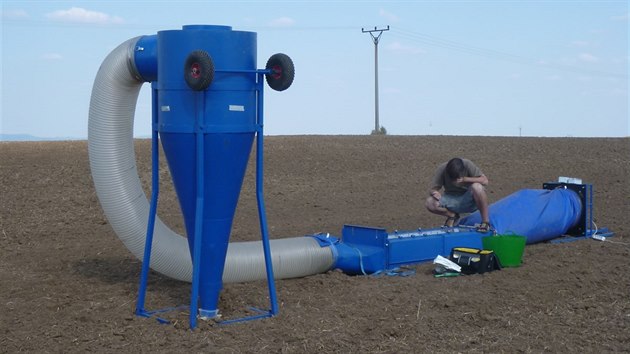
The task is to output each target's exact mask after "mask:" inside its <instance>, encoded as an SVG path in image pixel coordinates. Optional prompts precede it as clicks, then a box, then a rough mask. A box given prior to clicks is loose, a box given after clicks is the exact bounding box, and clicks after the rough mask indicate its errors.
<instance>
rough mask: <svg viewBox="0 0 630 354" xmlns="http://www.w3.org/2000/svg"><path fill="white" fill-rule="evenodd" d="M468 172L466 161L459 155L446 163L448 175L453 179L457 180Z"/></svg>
mask: <svg viewBox="0 0 630 354" xmlns="http://www.w3.org/2000/svg"><path fill="white" fill-rule="evenodd" d="M465 173H466V167H465V166H464V161H462V159H460V158H459V157H454V158H452V159H450V160H449V161H448V163H447V164H446V175H447V176H448V178H450V179H451V180H456V179H458V178H460V177H464V174H465Z"/></svg>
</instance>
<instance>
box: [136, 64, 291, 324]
mask: <svg viewBox="0 0 630 354" xmlns="http://www.w3.org/2000/svg"><path fill="white" fill-rule="evenodd" d="M218 71H219V70H217V72H218ZM223 72H228V71H223ZM229 72H233V73H255V74H256V95H257V112H256V131H255V133H256V201H257V207H258V218H259V222H260V231H261V237H262V246H263V252H264V256H265V270H266V272H267V285H268V289H269V301H270V309H269V310H261V309H256V308H250V309H252V310H255V311H257V312H259V313H260V314H258V315H253V316H247V317H243V318H237V319H231V320H225V321H221V322H219V323H220V324H231V323H236V322H243V321H249V320H255V319H260V318H267V317H273V316H275V315H277V314H278V312H279V310H278V299H277V294H276V286H275V282H274V275H273V262H272V258H271V246H270V243H269V232H268V228H267V216H266V212H265V203H264V193H263V185H264V183H263V173H264V167H263V161H264V159H263V145H264V144H263V143H264V141H263V136H264V134H263V127H264V117H263V108H264V100H263V86H264V85H263V84H264V75H265V74H269V73H271V70H266V69H265V70H232V71H229ZM204 92H205V91H204ZM204 92H198V93H195V94H196V95H199V96H201V97H203V95H204V94H205V93H204ZM157 96H158V95H157V89H156V85H155V83H153V84H152V134H151V141H152V142H151V149H152V152H151V174H152V176H151V190H152V192H151V206H150V211H149V219H148V222H147V233H146V239H145V247H144V256H143V262H142V270H141V273H140V285H139V288H138V300H137V302H136V315H137V316H141V317H153V316H155V315H158V314H162V313H165V312H169V311H174V310H183V309H185V308H187V307H188V308H189V309H190V317H189V325H190V329H194V328H196V327H197V317H198V311H199V306H198V303H199V280H200V279H199V276H200V274H199V273H200V271H199V264H200V261H201V243H202V237H203V225H202V224H203V222H202V221H203V217H202V216H203V199H204V184H203V177H204V176H203V171H204V156H203V151H204V133H203V131H202V129H201V127H199V126H198V125H196V126H195V133H194V134H195V136H196V149H197V151H198V152H201V153H198V154H197V160H196V168H197V174H196V179H197V199H196V211H195V213H196V216H195V234H196V235H197V237H195V244H194V252H193V259H192V263H193V274H192V285H191V296H190V305H189V306H177V307H170V308H164V309H158V310H152V311H148V310H146V309H145V300H146V290H147V280H148V275H149V269H150V263H151V262H150V261H151V248H152V245H153V232H154V229H155V219H156V215H157V203H158V196H159V184H160V183H159V133H158V114H157V112H158V102H157ZM196 102H201V104H204V100H203V99H197V100H196ZM196 111H197V113H198V114H199V112H203V111H204V110H203V107H201V109H197V110H196ZM197 118H199V117H197ZM196 121H197V122H199V119H196ZM156 319H157V321H158V322H160V323H170V321H168V320H167V319H164V318H161V317H158V316H156Z"/></svg>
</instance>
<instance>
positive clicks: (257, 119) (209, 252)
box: [135, 25, 277, 328]
mask: <svg viewBox="0 0 630 354" xmlns="http://www.w3.org/2000/svg"><path fill="white" fill-rule="evenodd" d="M199 52H205V53H207V55H208V56H209V57H210V58H211V61H212V63H211V64H212V65H213V68H212V72H213V78H212V80H211V84H210V85H209V86H206V87H203V88H193V87H192V86H191V85H190V84H189V82H187V81H186V78H185V72H186V71H187V70H190V69H191V68H190V67H187V66H186V65H188V59H189V58H190V55H192V54H191V53H199ZM135 54H136V55H135V64H136V68H137V73H138V75H139V76H140V77H141V78H142V79H143V80H145V81H147V80H151V81H153V84H152V88H153V96H154V99H153V100H154V102H153V113H154V118H153V132H154V134H153V142H154V148H153V150H154V157H153V175H154V182H153V191H154V195H153V197H152V203H151V209H152V210H151V214H150V220H149V223H148V229H147V241H146V246H145V258H144V260H145V261H144V262H143V274H142V275H141V289H140V291H139V293H140V295H139V305H138V309H139V310H138V311H137V312H139V313H141V314H146V311H144V310H143V306H144V295H145V288H146V277H147V275H146V273H148V264H149V258H150V253H151V242H152V233H153V223H154V222H155V208H156V203H157V190H158V188H159V183H157V182H156V181H155V179H156V178H157V177H156V176H157V175H159V173H158V172H157V168H158V167H157V165H158V164H157V150H158V147H157V140H158V134H159V139H161V141H162V147H163V150H164V153H165V155H166V159H167V163H168V166H169V169H170V172H171V176H172V180H173V183H174V186H175V191H176V193H177V196H178V199H179V202H180V206H181V210H182V214H183V216H184V224H185V228H186V233H187V239H188V245H189V250H190V254H191V259H192V261H193V275H192V280H193V281H192V290H191V305H190V307H191V313H190V327H191V328H194V327H195V326H196V321H197V313H198V314H199V316H200V317H202V318H216V317H218V302H219V296H220V292H221V289H222V287H223V283H222V276H223V270H224V266H225V259H226V254H227V249H228V244H229V238H230V233H231V229H232V223H233V220H234V213H235V211H236V206H237V203H238V199H239V194H240V190H241V187H242V183H243V178H244V175H245V170H246V168H247V163H248V160H249V156H250V152H251V150H252V145H253V141H254V137H255V136H256V135H257V136H258V139H257V141H258V143H257V160H256V163H257V174H256V188H257V190H256V193H257V200H258V209H259V217H260V224H261V231H262V234H263V248H264V251H265V259H266V262H265V263H266V269H267V273H268V282H269V288H270V301H271V311H270V313H269V314H268V315H274V314H275V313H276V312H277V300H276V296H275V287H274V285H273V269H272V265H271V260H270V259H271V257H270V248H269V240H268V235H267V230H266V228H267V226H266V217H265V213H264V205H263V202H262V197H261V195H262V192H261V188H262V175H261V174H262V145H263V144H262V105H263V97H262V82H263V78H264V76H263V74H264V73H265V71H261V70H257V69H256V33H254V32H244V31H233V30H232V28H231V27H229V26H208V25H189V26H184V27H183V28H182V30H168V31H160V32H158V35H157V37H155V36H146V37H143V38H141V39H140V40H139V41H138V44H137V46H136V49H135ZM156 56H157V57H156ZM156 59H157V60H156ZM195 60H197V59H195ZM195 65H197V64H195ZM202 71H203V69H202ZM206 72H208V70H206ZM155 80H157V81H155ZM197 310H198V311H197ZM268 315H260V316H252V317H249V318H245V319H253V318H261V317H268ZM236 321H238V320H236ZM226 322H227V321H226ZM229 322H232V321H229Z"/></svg>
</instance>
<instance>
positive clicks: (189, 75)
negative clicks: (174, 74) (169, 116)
mask: <svg viewBox="0 0 630 354" xmlns="http://www.w3.org/2000/svg"><path fill="white" fill-rule="evenodd" d="M184 79H185V80H186V83H187V84H188V86H190V88H191V89H193V90H195V91H203V90H205V89H207V88H208V86H210V84H211V83H212V79H214V63H213V62H212V58H211V57H210V55H209V54H208V53H207V52H206V51H204V50H195V51H192V52H190V54H188V57H187V58H186V63H184Z"/></svg>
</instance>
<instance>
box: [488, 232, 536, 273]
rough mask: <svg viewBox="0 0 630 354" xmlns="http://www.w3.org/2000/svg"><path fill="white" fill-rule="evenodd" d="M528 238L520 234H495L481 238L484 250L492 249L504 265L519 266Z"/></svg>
mask: <svg viewBox="0 0 630 354" xmlns="http://www.w3.org/2000/svg"><path fill="white" fill-rule="evenodd" d="M526 241H527V238H526V237H525V236H520V235H495V236H487V237H484V238H482V239H481V243H482V245H483V249H484V250H492V251H494V254H496V255H497V258H499V261H501V266H502V267H518V266H520V265H521V261H522V259H523V251H525V242H526Z"/></svg>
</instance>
